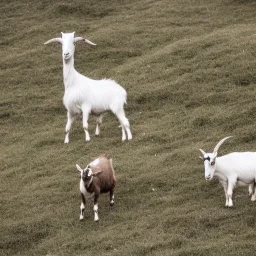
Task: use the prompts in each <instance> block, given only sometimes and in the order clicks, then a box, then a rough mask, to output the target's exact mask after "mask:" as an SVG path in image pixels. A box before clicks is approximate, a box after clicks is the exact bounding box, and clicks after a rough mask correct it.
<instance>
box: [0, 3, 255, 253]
mask: <svg viewBox="0 0 256 256" xmlns="http://www.w3.org/2000/svg"><path fill="white" fill-rule="evenodd" d="M255 8H256V2H255V1H252V0H251V1H249V0H247V1H245V0H226V1H221V0H216V1H209V0H200V1H196V0H182V1H174V0H168V1H167V0H159V1H151V0H142V1H117V0H112V1H105V0H104V1H91V0H86V1H81V0H77V1H73V2H71V1H58V0H57V1H54V2H52V1H48V0H44V1H40V2H39V1H38V2H35V1H31V0H23V1H18V0H16V1H15V0H14V1H6V0H3V1H1V4H0V14H1V28H0V31H1V37H0V50H1V62H0V74H1V82H0V86H1V101H0V122H1V152H0V153H1V154H0V155H1V171H0V189H1V201H0V206H1V207H0V214H1V220H2V221H1V241H0V255H28V256H30V255H48V256H50V255H51V256H53V255H54V256H55V255H57V256H64V255H65V256H66V255H103V254H104V255H111V256H112V255H180V256H184V255H189V256H191V255H196V256H198V255H253V254H254V253H255V251H256V242H255V230H256V220H255V216H256V204H255V203H253V202H251V201H250V200H249V198H248V196H247V188H245V187H240V188H236V190H235V195H234V202H235V207H234V208H233V209H226V208H225V207H224V204H225V199H224V192H223V188H222V187H221V186H220V184H219V183H218V182H216V181H211V182H206V181H205V180H204V169H203V165H202V162H201V161H200V159H199V158H198V156H199V151H198V149H199V148H203V149H204V150H205V151H211V150H212V149H213V147H214V146H215V145H216V143H217V142H218V141H219V140H220V139H221V138H223V137H225V136H229V135H233V138H232V139H230V140H229V141H227V142H225V144H224V145H223V146H222V147H221V149H220V152H219V154H220V155H221V154H225V153H228V152H232V151H255V143H256V134H255V122H256V121H255V120H256V105H255V99H256V58H255V57H256V50H255V44H256V34H255V22H256V18H255ZM61 31H63V32H72V31H76V33H77V35H78V36H86V37H87V38H88V39H89V40H91V41H92V42H95V43H97V46H96V47H91V46H87V45H85V44H82V43H80V44H78V45H77V49H76V59H75V66H76V69H77V70H78V71H79V72H81V73H82V74H86V75H87V76H88V77H91V78H95V79H99V78H104V77H110V78H113V79H115V80H116V81H118V83H120V84H121V85H122V86H123V87H124V88H125V89H126V90H127V92H128V104H127V105H126V113H127V117H128V118H129V120H130V123H131V129H132V132H133V135H134V138H133V140H132V141H129V142H124V143H122V142H121V130H120V128H118V125H119V124H118V121H117V120H116V119H115V117H114V116H112V115H111V114H106V115H105V117H104V119H103V124H102V133H101V135H100V137H95V136H94V135H93V134H94V129H95V118H93V117H91V118H90V120H89V129H90V132H91V139H92V140H91V141H90V142H88V143H85V141H84V132H83V129H82V126H81V123H79V122H77V123H75V124H74V126H73V127H72V131H71V134H70V144H68V145H64V143H63V141H64V128H65V124H66V111H65V109H64V106H63V104H62V97H63V92H64V86H63V82H62V60H61V47H60V46H59V45H49V46H44V45H43V43H44V42H45V41H47V40H49V39H51V38H53V37H58V36H59V35H60V32H61ZM103 152H109V153H110V154H111V156H112V158H113V164H114V167H115V169H116V175H117V179H118V183H117V187H116V205H115V206H114V207H113V208H111V207H109V205H108V197H107V196H106V195H102V196H101V197H100V203H99V217H100V222H99V223H94V222H93V211H92V203H91V202H90V203H89V204H88V207H87V209H86V214H85V216H86V219H85V221H84V222H79V210H80V209H79V206H80V195H79V185H78V184H79V173H78V172H77V170H76V168H75V164H76V163H79V164H80V165H81V166H85V165H86V164H88V162H89V161H91V160H92V159H93V158H94V157H96V156H98V155H99V154H101V153H103Z"/></svg>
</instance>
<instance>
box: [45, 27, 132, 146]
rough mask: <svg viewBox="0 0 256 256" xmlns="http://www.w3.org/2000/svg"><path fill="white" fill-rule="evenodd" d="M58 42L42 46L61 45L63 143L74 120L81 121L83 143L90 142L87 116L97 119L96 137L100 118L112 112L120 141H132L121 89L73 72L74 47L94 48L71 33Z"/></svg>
mask: <svg viewBox="0 0 256 256" xmlns="http://www.w3.org/2000/svg"><path fill="white" fill-rule="evenodd" d="M61 34H62V37H61V38H53V39H50V40H48V41H47V42H45V43H44V44H49V43H60V44H62V58H63V80H64V86H65V93H64V97H63V103H64V105H65V107H66V109H67V124H66V136H65V140H64V143H69V132H70V129H71V125H72V123H73V121H74V119H75V118H76V117H78V116H81V115H82V117H83V128H84V131H85V140H86V141H89V140H90V135H89V132H88V118H89V115H90V114H94V115H96V116H97V121H96V131H95V134H96V135H99V133H100V124H101V123H102V114H103V113H104V112H106V111H108V110H110V111H112V112H113V113H114V114H115V115H116V116H117V118H118V120H119V122H120V124H121V128H122V140H123V141H124V140H126V133H127V138H128V140H130V139H132V134H131V131H130V124H129V121H128V119H127V118H126V116H125V112H124V104H125V103H126V91H125V89H124V88H123V87H121V86H120V85H119V84H117V83H116V82H115V81H113V80H110V79H104V80H93V79H90V78H88V77H86V76H83V75H81V74H80V73H78V72H77V71H76V70H75V68H74V53H75V44H76V42H78V41H84V42H86V43H88V44H90V45H96V44H94V43H92V42H91V41H89V40H88V39H85V38H83V37H75V32H73V33H61Z"/></svg>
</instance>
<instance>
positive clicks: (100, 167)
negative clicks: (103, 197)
mask: <svg viewBox="0 0 256 256" xmlns="http://www.w3.org/2000/svg"><path fill="white" fill-rule="evenodd" d="M76 168H77V170H78V171H79V172H80V173H81V179H80V192H81V197H82V202H81V206H80V210H81V213H80V220H83V219H84V210H85V204H86V199H88V198H90V197H94V205H93V210H94V221H98V220H99V216H98V199H99V195H100V194H101V193H107V192H109V193H110V205H111V206H112V205H114V188H115V185H116V178H115V171H114V168H113V166H112V159H110V155H109V154H107V153H105V154H104V155H103V156H100V157H98V158H97V159H95V160H94V161H92V162H91V163H90V164H89V165H87V167H86V168H85V169H82V168H81V167H80V166H79V165H78V164H77V165H76Z"/></svg>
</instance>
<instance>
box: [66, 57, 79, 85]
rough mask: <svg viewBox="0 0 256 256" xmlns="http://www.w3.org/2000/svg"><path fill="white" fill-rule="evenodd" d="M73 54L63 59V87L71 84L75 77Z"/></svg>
mask: <svg viewBox="0 0 256 256" xmlns="http://www.w3.org/2000/svg"><path fill="white" fill-rule="evenodd" d="M75 73H76V70H75V68H74V56H72V57H70V58H69V59H68V60H65V59H63V81H64V86H65V88H68V87H70V86H72V84H73V83H74V79H75Z"/></svg>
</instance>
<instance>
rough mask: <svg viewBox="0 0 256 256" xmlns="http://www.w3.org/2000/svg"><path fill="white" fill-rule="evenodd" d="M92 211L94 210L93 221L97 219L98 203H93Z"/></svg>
mask: <svg viewBox="0 0 256 256" xmlns="http://www.w3.org/2000/svg"><path fill="white" fill-rule="evenodd" d="M93 211H94V221H98V220H99V215H98V204H95V205H94V206H93Z"/></svg>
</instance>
